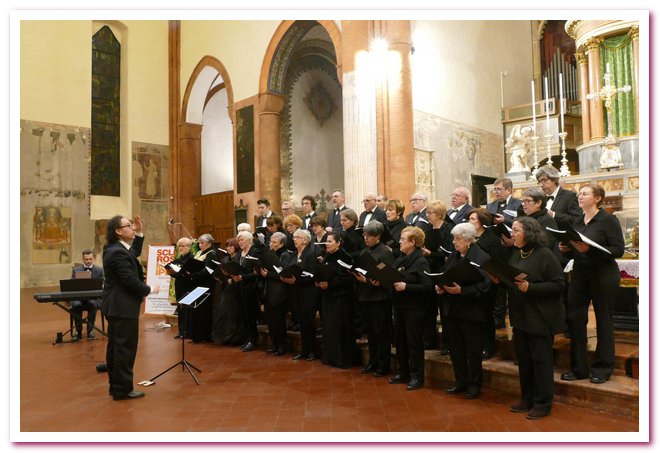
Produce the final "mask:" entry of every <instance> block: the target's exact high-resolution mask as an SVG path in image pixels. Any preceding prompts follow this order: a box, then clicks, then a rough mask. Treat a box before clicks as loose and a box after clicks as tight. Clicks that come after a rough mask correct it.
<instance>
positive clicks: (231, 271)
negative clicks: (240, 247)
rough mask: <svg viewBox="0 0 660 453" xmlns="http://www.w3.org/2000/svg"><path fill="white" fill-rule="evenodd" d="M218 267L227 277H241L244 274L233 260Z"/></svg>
mask: <svg viewBox="0 0 660 453" xmlns="http://www.w3.org/2000/svg"><path fill="white" fill-rule="evenodd" d="M218 267H219V268H220V269H221V270H223V271H225V272H226V273H227V275H242V274H244V273H245V269H243V268H242V267H241V265H240V264H238V263H237V262H236V261H233V260H232V261H229V262H227V263H220V265H219V266H218Z"/></svg>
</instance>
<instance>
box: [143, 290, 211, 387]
mask: <svg viewBox="0 0 660 453" xmlns="http://www.w3.org/2000/svg"><path fill="white" fill-rule="evenodd" d="M208 291H209V288H204V287H202V286H199V287H197V288H195V289H193V290H192V291H190V292H189V293H188V295H187V296H186V297H184V298H183V299H181V300H180V301H179V303H180V304H182V305H193V304H194V305H193V309H195V308H197V307H198V306H200V305H201V304H202V303H204V301H205V300H206V299H207V298H208V297H209V295H210V294H211V293H209V292H208ZM185 338H186V336H185V335H181V360H179V361H178V362H177V363H175V364H174V365H172V366H171V367H169V368H168V369H166V370H165V371H163V372H162V373H160V374H158V375H156V376H155V377H152V378H151V379H149V380H148V381H145V382H150V383H152V384H153V383H154V381H155V380H156V379H158V378H159V377H161V376H162V375H163V374H165V373H167V372H168V371H170V370H172V369H174V368H176V367H177V366H179V365H181V368H182V369H184V370H188V373H190V376H192V378H193V380H194V381H195V384H197V385H199V381H198V380H197V378H196V377H195V374H194V373H193V372H192V370H191V368H193V369H195V370H197V372H198V373H201V372H202V370H200V369H199V368H197V367H196V366H195V365H193V364H192V363H190V362H188V361H187V360H186V346H185V345H186V342H185ZM148 385H150V384H148Z"/></svg>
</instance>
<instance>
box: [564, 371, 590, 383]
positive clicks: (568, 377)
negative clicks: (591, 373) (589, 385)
mask: <svg viewBox="0 0 660 453" xmlns="http://www.w3.org/2000/svg"><path fill="white" fill-rule="evenodd" d="M580 379H586V377H579V376H577V375H576V374H575V373H573V372H572V371H567V372H565V373H562V374H561V380H562V381H578V380H580Z"/></svg>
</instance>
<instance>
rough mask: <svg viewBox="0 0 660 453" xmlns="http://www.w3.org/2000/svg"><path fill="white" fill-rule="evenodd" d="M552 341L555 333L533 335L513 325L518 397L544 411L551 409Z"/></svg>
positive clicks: (553, 382) (552, 391)
mask: <svg viewBox="0 0 660 453" xmlns="http://www.w3.org/2000/svg"><path fill="white" fill-rule="evenodd" d="M548 330H549V329H548ZM553 341H554V336H552V335H550V333H549V332H548V335H534V334H531V333H528V332H524V331H522V330H519V329H516V328H515V327H514V329H513V346H514V348H515V351H516V357H517V359H518V375H519V379H520V401H521V402H522V403H524V404H527V405H528V406H529V407H535V408H537V409H542V410H544V411H550V408H551V406H552V399H553V395H554V391H555V387H554V386H555V378H554V356H553V353H552V343H553Z"/></svg>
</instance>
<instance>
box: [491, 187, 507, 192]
mask: <svg viewBox="0 0 660 453" xmlns="http://www.w3.org/2000/svg"><path fill="white" fill-rule="evenodd" d="M505 190H506V189H505V188H504V187H494V188H493V192H504V191H505Z"/></svg>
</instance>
